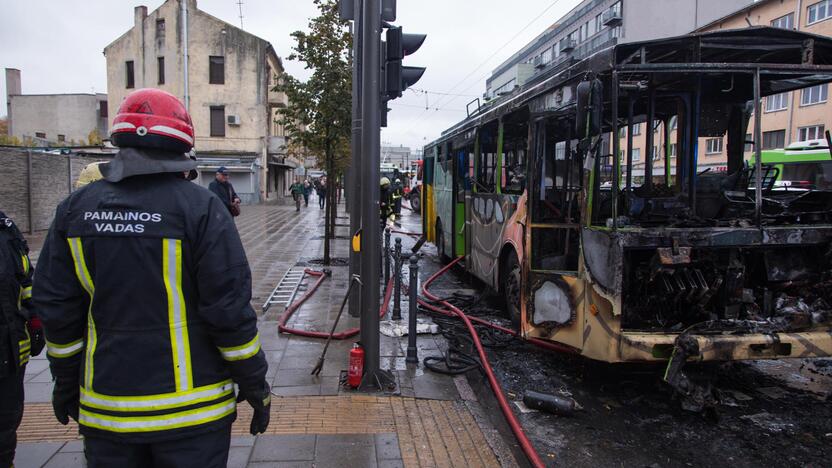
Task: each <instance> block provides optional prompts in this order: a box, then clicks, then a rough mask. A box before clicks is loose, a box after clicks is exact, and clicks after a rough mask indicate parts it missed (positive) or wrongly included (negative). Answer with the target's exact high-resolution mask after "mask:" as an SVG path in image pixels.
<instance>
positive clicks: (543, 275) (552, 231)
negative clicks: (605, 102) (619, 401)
mask: <svg viewBox="0 0 832 468" xmlns="http://www.w3.org/2000/svg"><path fill="white" fill-rule="evenodd" d="M573 133H574V119H569V118H565V117H564V118H548V119H542V120H539V121H537V122H536V123H535V125H534V131H533V136H532V140H533V142H534V158H533V161H534V164H533V165H532V167H531V170H530V171H529V172H530V175H531V181H530V187H529V188H530V190H529V194H530V200H529V205H528V206H529V211H530V212H531V213H530V214H531V222H530V223H529V227H530V229H528V231H527V236H528V238H527V241H526V248H527V252H526V258H527V259H528V263H527V265H528V266H529V270H528V275H527V276H526V281H524V283H523V287H524V289H525V291H524V292H525V297H526V298H527V301H526V308H525V316H524V318H523V322H522V324H523V325H522V331H523V332H524V334H526V335H527V336H533V337H540V338H545V339H555V335H557V338H556V339H557V341H559V342H563V343H565V344H568V345H570V346H573V347H575V348H580V347H581V345H582V342H583V340H582V333H580V332H581V327H582V323H583V316H582V313H583V312H582V307H581V302H582V297H583V289H582V288H583V286H582V283H581V282H580V281H579V278H578V262H579V255H580V220H581V202H580V194H581V187H582V184H583V178H582V166H583V161H582V158H581V155H580V152H579V151H578V140H577V139H576V138H575V136H574V135H573ZM567 331H569V332H570V333H567Z"/></svg>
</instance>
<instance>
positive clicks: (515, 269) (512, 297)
mask: <svg viewBox="0 0 832 468" xmlns="http://www.w3.org/2000/svg"><path fill="white" fill-rule="evenodd" d="M500 276H501V278H502V280H501V281H500V284H502V285H503V294H502V296H503V300H504V301H505V309H506V314H507V315H508V317H509V318H510V319H511V323H513V324H514V326H515V327H518V330H519V327H520V297H521V294H520V291H521V287H522V285H521V282H520V262H519V261H517V255H516V254H515V253H514V252H512V253H510V254H509V255H508V257H507V258H506V259H505V261H504V263H503V265H501V268H500Z"/></svg>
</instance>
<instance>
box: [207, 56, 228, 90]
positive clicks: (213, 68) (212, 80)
mask: <svg viewBox="0 0 832 468" xmlns="http://www.w3.org/2000/svg"><path fill="white" fill-rule="evenodd" d="M208 63H209V65H208V66H209V70H208V83H209V84H225V57H221V56H217V55H212V56H210V57H208Z"/></svg>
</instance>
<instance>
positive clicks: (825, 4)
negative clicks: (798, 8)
mask: <svg viewBox="0 0 832 468" xmlns="http://www.w3.org/2000/svg"><path fill="white" fill-rule="evenodd" d="M830 16H832V0H823V1H821V2H817V3H815V4H813V5H809V7H808V8H807V17H808V19H807V21H806V23H807V24H812V23H817V22H818V21H823V20H825V19H826V18H829V17H830Z"/></svg>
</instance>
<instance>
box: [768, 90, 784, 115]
mask: <svg viewBox="0 0 832 468" xmlns="http://www.w3.org/2000/svg"><path fill="white" fill-rule="evenodd" d="M788 107H789V93H780V94H775V95H772V96H768V97H767V98H766V109H765V111H766V112H776V111H781V110H783V109H788Z"/></svg>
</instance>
